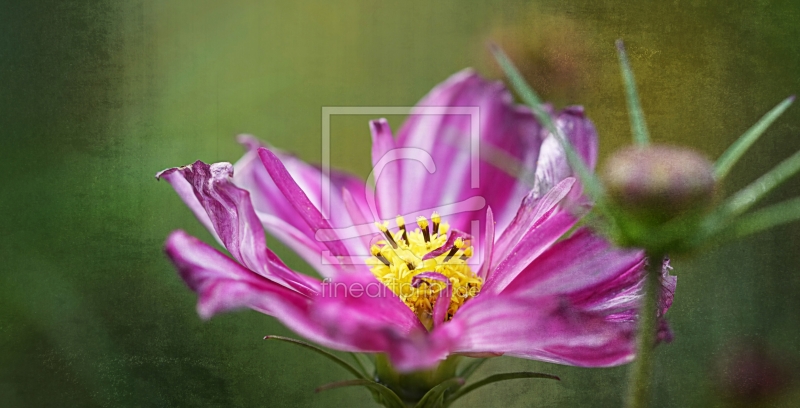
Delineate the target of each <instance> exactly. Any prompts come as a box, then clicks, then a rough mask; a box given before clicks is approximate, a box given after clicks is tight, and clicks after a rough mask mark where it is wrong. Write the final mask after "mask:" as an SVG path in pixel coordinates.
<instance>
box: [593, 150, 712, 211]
mask: <svg viewBox="0 0 800 408" xmlns="http://www.w3.org/2000/svg"><path fill="white" fill-rule="evenodd" d="M604 170H605V171H604V173H603V179H604V181H605V185H606V188H607V189H608V193H609V196H610V197H611V200H612V201H613V202H614V203H615V204H616V205H617V206H619V207H620V209H622V210H623V211H626V212H628V213H630V214H632V215H633V216H634V217H635V218H637V219H639V220H640V221H644V222H646V223H648V224H651V225H655V224H661V223H663V222H666V221H669V220H671V219H673V218H675V217H678V216H681V215H684V214H687V213H690V212H692V213H693V212H703V211H705V210H706V209H708V208H709V207H710V206H711V204H712V203H713V198H714V191H715V187H716V182H715V180H714V169H713V165H712V164H711V162H709V161H708V160H707V159H706V158H705V157H703V156H702V155H700V154H699V153H697V152H695V151H693V150H690V149H686V148H681V147H673V146H657V145H656V146H653V145H650V146H631V147H627V148H624V149H622V150H620V151H618V152H616V153H615V154H614V155H613V156H611V158H610V159H608V161H607V162H606V166H605V169H604Z"/></svg>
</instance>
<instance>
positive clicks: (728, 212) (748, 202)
mask: <svg viewBox="0 0 800 408" xmlns="http://www.w3.org/2000/svg"><path fill="white" fill-rule="evenodd" d="M798 171H800V151H798V152H796V153H795V154H793V155H792V156H791V157H789V158H788V159H786V160H784V161H782V162H781V163H780V164H778V165H777V166H775V168H773V169H772V170H770V171H769V172H767V173H766V174H764V175H763V176H761V177H759V178H758V179H757V180H756V181H754V182H752V183H750V185H748V186H747V187H745V188H743V189H742V190H741V191H739V192H738V193H736V194H734V195H733V197H731V198H730V199H728V201H727V202H726V203H725V205H724V206H723V207H722V210H721V211H722V215H723V216H724V217H725V218H727V219H730V217H736V216H738V215H740V214H742V213H744V212H745V211H747V210H748V209H749V208H750V207H752V206H753V204H755V203H757V202H758V200H760V199H762V198H763V197H764V196H765V195H767V193H769V192H770V191H772V190H773V189H774V188H775V187H777V186H779V185H780V184H781V183H783V182H784V181H786V179H788V178H789V177H791V176H793V175H794V174H795V173H797V172H798Z"/></svg>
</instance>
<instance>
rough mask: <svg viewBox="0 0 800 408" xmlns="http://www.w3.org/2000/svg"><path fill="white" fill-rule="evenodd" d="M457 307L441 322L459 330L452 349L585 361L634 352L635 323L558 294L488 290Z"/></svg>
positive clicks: (616, 360) (619, 358)
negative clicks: (503, 293) (607, 316)
mask: <svg viewBox="0 0 800 408" xmlns="http://www.w3.org/2000/svg"><path fill="white" fill-rule="evenodd" d="M477 300H478V299H477V298H476V299H473V301H471V302H469V303H467V304H465V305H464V306H463V307H462V308H461V309H459V311H458V314H456V316H455V317H454V318H453V320H451V321H450V324H448V325H446V326H445V327H443V330H444V331H447V330H457V331H460V335H459V336H458V337H456V344H455V346H454V349H453V352H457V353H465V354H492V353H494V354H504V355H509V356H515V357H523V358H528V359H535V360H541V361H548V362H552V363H559V364H568V365H576V366H584V367H605V366H613V365H618V364H623V363H627V362H629V361H630V360H631V359H632V358H633V350H634V347H633V330H634V325H633V324H632V323H627V322H623V323H610V322H607V321H606V320H605V319H603V317H602V316H597V315H593V314H591V313H586V312H582V311H580V310H577V309H575V308H573V307H571V306H570V305H569V304H568V303H567V302H566V301H565V300H564V299H561V298H559V297H545V298H536V299H529V298H519V297H512V296H491V295H489V296H487V298H485V299H481V301H479V302H478V301H477Z"/></svg>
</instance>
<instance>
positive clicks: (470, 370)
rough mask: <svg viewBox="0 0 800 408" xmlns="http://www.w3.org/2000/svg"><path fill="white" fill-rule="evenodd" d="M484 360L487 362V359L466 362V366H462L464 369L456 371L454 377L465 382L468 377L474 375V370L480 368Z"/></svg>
mask: <svg viewBox="0 0 800 408" xmlns="http://www.w3.org/2000/svg"><path fill="white" fill-rule="evenodd" d="M486 360H488V358H478V359H475V360H473V361H469V362H467V363H466V364H464V367H463V368H461V369H460V370H459V371H458V374H456V377H461V378H463V379H465V380H468V379H469V377H470V376H472V374H474V373H475V370H477V369H478V367H480V366H482V365H483V363H485V362H486Z"/></svg>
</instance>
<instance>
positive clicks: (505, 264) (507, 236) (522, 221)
mask: <svg viewBox="0 0 800 408" xmlns="http://www.w3.org/2000/svg"><path fill="white" fill-rule="evenodd" d="M574 182H575V179H573V178H567V179H565V180H562V181H561V182H560V183H559V184H558V185H556V186H555V187H554V188H553V189H551V190H550V191H549V192H548V193H547V194H546V195H545V196H544V197H542V198H541V199H539V200H534V199H533V196H532V194H529V195H528V196H527V197H526V198H525V200H524V201H523V203H522V206H520V208H519V210H518V211H517V215H516V217H514V220H513V221H512V222H511V224H510V225H509V227H508V228H507V229H506V230H505V231H504V232H503V235H501V236H500V238H499V239H498V240H497V242H496V244H495V248H494V253H493V254H492V266H491V267H490V269H489V271H490V272H489V273H490V276H489V277H488V280H487V282H486V284H485V285H484V286H483V289H482V291H488V292H491V293H500V292H501V291H503V289H504V288H505V287H506V286H507V285H508V284H510V283H511V281H513V280H514V278H515V277H516V276H517V274H519V273H520V272H521V271H522V270H523V269H524V268H525V267H527V266H528V265H529V264H530V263H531V262H532V261H533V260H534V259H536V257H537V256H539V255H540V254H541V253H542V252H544V251H545V250H546V249H547V248H548V247H550V245H552V244H553V242H555V241H556V240H558V239H559V238H560V237H561V236H562V235H563V234H564V233H566V232H567V231H569V229H570V228H572V226H573V225H574V223H575V221H576V220H575V218H574V217H573V216H572V215H570V214H569V213H567V212H564V211H560V210H559V209H558V203H559V202H560V201H561V200H562V199H563V198H564V197H566V195H567V194H568V193H569V191H570V189H571V188H572V185H573V184H574Z"/></svg>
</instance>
